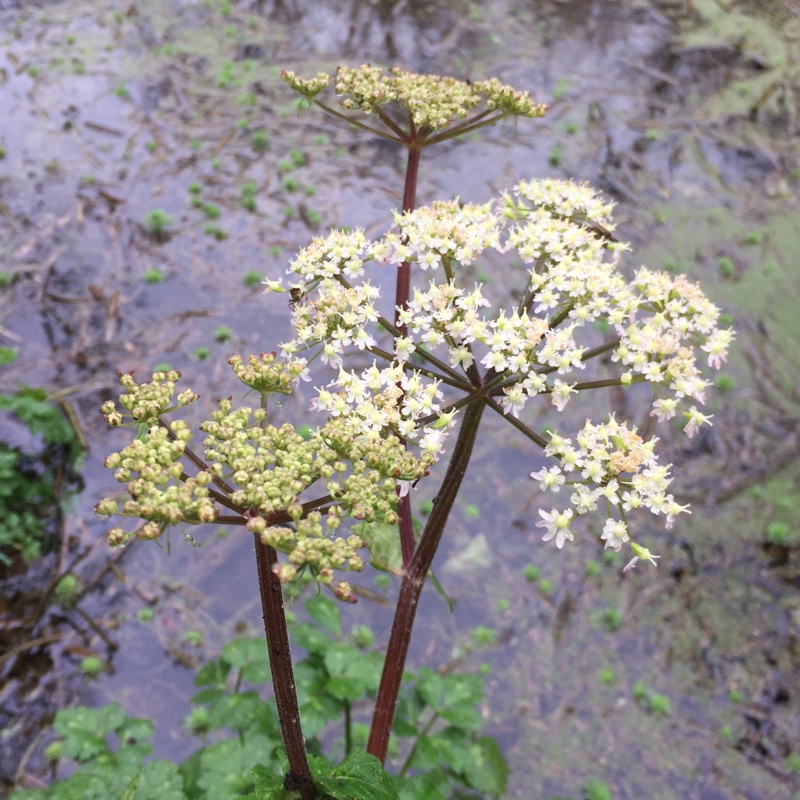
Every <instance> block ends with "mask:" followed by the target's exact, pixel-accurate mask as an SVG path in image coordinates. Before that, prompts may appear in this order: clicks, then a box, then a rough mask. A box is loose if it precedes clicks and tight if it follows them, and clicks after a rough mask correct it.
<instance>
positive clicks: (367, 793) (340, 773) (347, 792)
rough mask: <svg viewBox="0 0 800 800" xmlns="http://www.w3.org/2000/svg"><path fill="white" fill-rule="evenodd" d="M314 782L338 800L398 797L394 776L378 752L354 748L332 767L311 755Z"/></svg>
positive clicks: (377, 799)
mask: <svg viewBox="0 0 800 800" xmlns="http://www.w3.org/2000/svg"><path fill="white" fill-rule="evenodd" d="M309 761H311V762H312V772H313V774H314V782H315V783H316V784H317V786H318V787H319V788H320V789H322V790H323V791H325V792H327V793H328V794H329V795H330V796H331V797H333V798H335V800H364V798H369V800H399V798H398V796H397V791H396V790H395V788H394V784H393V783H392V779H391V777H390V776H389V774H388V773H387V772H385V771H384V769H383V767H382V766H381V762H380V761H379V760H378V759H377V758H375V756H371V755H369V753H365V752H364V751H363V750H353V752H351V753H350V754H349V755H348V756H347V758H345V760H344V761H342V763H341V764H339V766H337V767H335V768H334V769H333V770H331V768H330V762H328V761H326V760H325V759H322V758H310V759H309Z"/></svg>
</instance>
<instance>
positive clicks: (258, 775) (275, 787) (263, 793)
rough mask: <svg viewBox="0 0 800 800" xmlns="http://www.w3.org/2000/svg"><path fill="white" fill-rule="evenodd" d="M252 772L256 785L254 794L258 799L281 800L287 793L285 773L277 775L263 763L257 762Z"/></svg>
mask: <svg viewBox="0 0 800 800" xmlns="http://www.w3.org/2000/svg"><path fill="white" fill-rule="evenodd" d="M250 774H251V775H252V776H253V784H254V787H255V789H254V792H253V794H254V795H255V797H256V798H258V800H281V799H282V798H283V797H284V796H285V795H286V791H285V790H284V788H283V775H277V774H276V773H275V772H273V771H272V770H269V769H267V768H266V767H265V766H264V765H263V764H256V765H255V766H254V767H253V769H252V770H250Z"/></svg>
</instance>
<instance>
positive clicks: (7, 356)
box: [0, 347, 19, 367]
mask: <svg viewBox="0 0 800 800" xmlns="http://www.w3.org/2000/svg"><path fill="white" fill-rule="evenodd" d="M18 357H19V348H17V347H0V367H5V366H8V365H9V364H13V363H14V362H15V361H16V360H17V358H18Z"/></svg>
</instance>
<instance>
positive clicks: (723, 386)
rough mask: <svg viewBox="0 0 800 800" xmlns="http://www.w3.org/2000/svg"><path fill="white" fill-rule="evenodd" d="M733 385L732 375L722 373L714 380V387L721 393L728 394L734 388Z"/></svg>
mask: <svg viewBox="0 0 800 800" xmlns="http://www.w3.org/2000/svg"><path fill="white" fill-rule="evenodd" d="M733 386H734V384H733V378H731V376H730V375H720V376H719V377H718V378H717V379H716V380H715V381H714V388H715V389H716V390H717V391H718V392H719V393H720V394H727V393H728V392H730V391H731V390H732V389H733Z"/></svg>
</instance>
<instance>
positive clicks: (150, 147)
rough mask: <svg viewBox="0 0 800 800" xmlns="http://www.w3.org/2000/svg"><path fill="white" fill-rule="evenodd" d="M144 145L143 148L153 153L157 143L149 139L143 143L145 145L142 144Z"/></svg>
mask: <svg viewBox="0 0 800 800" xmlns="http://www.w3.org/2000/svg"><path fill="white" fill-rule="evenodd" d="M144 147H145V150H147V152H148V153H155V151H156V148H157V147H158V144H156V142H154V141H153V140H152V139H151V140H150V141H149V142H147V143H146V144H145V146H144Z"/></svg>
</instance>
